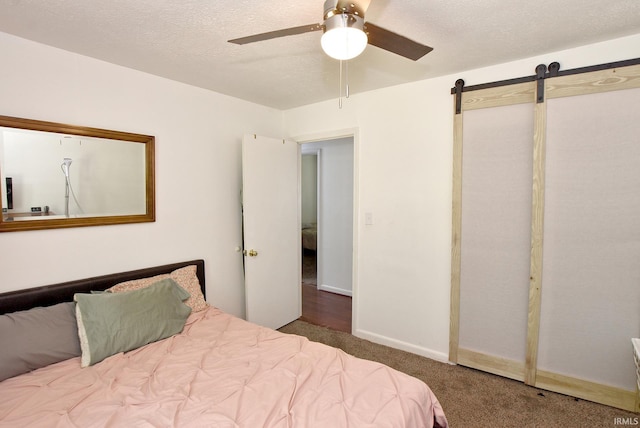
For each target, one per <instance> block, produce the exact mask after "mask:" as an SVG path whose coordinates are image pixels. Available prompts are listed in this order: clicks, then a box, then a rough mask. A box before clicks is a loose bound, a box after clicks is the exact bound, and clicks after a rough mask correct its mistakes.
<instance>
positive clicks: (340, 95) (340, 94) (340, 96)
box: [338, 60, 342, 108]
mask: <svg viewBox="0 0 640 428" xmlns="http://www.w3.org/2000/svg"><path fill="white" fill-rule="evenodd" d="M338 108H342V60H340V83H339V87H338Z"/></svg>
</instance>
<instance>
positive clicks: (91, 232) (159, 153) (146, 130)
mask: <svg viewBox="0 0 640 428" xmlns="http://www.w3.org/2000/svg"><path fill="white" fill-rule="evenodd" d="M0 52H2V63H3V66H2V67H0V114H2V115H6V116H16V117H24V118H29V119H37V120H46V121H52V122H61V123H69V124H75V125H83V126H89V127H96V128H105V129H113V130H118V131H126V132H133V133H140V134H148V135H154V136H155V137H156V189H157V191H156V192H157V193H156V212H157V220H156V222H154V223H144V224H132V225H117V226H99V227H83V228H73V229H58V230H45V231H30V232H11V233H2V234H0V292H3V291H9V290H14V289H20V288H26V287H33V286H38V285H45V284H51V283H55V282H61V281H66V280H72V279H78V278H85V277H89V276H95V275H101V274H106V273H109V272H117V271H122V270H128V269H136V268H142V267H147V266H153V265H158V264H161V263H165V262H175V261H179V260H188V259H192V258H204V259H205V261H206V276H207V296H208V300H209V301H210V302H211V303H213V304H214V305H216V306H219V307H221V308H222V309H224V310H227V311H228V312H230V313H233V314H236V315H240V316H243V315H244V288H243V287H244V285H243V277H242V256H241V255H240V253H237V252H235V247H236V246H238V245H240V239H241V238H240V237H241V214H240V181H241V168H240V153H241V151H240V146H241V141H242V135H243V134H245V133H258V134H263V135H269V136H277V137H279V136H281V135H282V112H280V111H277V110H273V109H270V108H267V107H263V106H259V105H256V104H251V103H248V102H244V101H241V100H238V99H235V98H231V97H227V96H223V95H220V94H216V93H214V92H211V91H207V90H203V89H199V88H195V87H192V86H188V85H184V84H181V83H177V82H173V81H170V80H166V79H163V78H159V77H155V76H151V75H148V74H145V73H141V72H138V71H134V70H131V69H127V68H123V67H119V66H116V65H112V64H108V63H105V62H101V61H97V60H94V59H92V58H88V57H84V56H80V55H76V54H72V53H69V52H66V51H62V50H59V49H54V48H51V47H47V46H44V45H41V44H37V43H33V42H30V41H26V40H24V39H20V38H16V37H13V36H10V35H7V34H3V33H0Z"/></svg>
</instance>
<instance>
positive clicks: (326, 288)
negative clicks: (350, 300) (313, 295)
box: [318, 284, 352, 297]
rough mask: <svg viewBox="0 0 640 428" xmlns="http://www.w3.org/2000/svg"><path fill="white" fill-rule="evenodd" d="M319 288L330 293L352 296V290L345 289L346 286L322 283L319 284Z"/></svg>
mask: <svg viewBox="0 0 640 428" xmlns="http://www.w3.org/2000/svg"><path fill="white" fill-rule="evenodd" d="M318 290H322V291H328V292H329V293H335V294H342V295H343V296H349V297H351V296H352V292H351V290H345V289H344V288H338V287H332V286H330V285H326V284H322V285H319V286H318Z"/></svg>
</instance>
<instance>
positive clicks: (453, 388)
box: [280, 321, 640, 428]
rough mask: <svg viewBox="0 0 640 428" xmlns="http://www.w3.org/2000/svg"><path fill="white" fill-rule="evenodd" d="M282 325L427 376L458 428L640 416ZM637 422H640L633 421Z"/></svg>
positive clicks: (518, 427) (606, 422)
mask: <svg viewBox="0 0 640 428" xmlns="http://www.w3.org/2000/svg"><path fill="white" fill-rule="evenodd" d="M280 331H282V332H285V333H291V334H298V335H301V336H306V337H308V338H309V339H311V340H314V341H316V342H321V343H325V344H327V345H330V346H334V347H336V348H340V349H343V350H344V351H345V352H348V353H349V354H352V355H355V356H356V357H360V358H365V359H368V360H373V361H379V362H383V363H385V364H387V365H388V366H391V367H393V368H395V369H397V370H400V371H402V372H405V373H408V374H410V375H412V376H415V377H417V378H419V379H422V380H423V381H424V382H425V383H427V384H428V385H429V387H431V389H432V390H433V392H434V393H435V394H436V396H437V397H438V400H440V403H441V404H442V407H443V408H444V411H445V413H446V415H447V418H448V420H449V424H450V426H451V427H452V428H485V427H514V428H524V427H562V428H572V427H576V428H590V427H620V426H624V425H623V424H622V422H624V421H625V419H624V418H631V419H630V420H628V421H631V422H633V421H634V420H635V419H634V418H638V417H640V415H638V414H635V413H630V412H626V411H624V410H618V409H614V408H612V407H608V406H603V405H600V404H595V403H591V402H588V401H584V400H579V399H576V398H573V397H568V396H564V395H560V394H556V393H553V392H548V391H543V390H539V389H536V388H532V387H529V386H526V385H524V384H523V383H521V382H517V381H512V380H510V379H505V378H502V377H499V376H494V375H491V374H488V373H483V372H480V371H476V370H473V369H469V368H466V367H462V366H453V365H449V364H444V363H440V362H437V361H434V360H430V359H428V358H424V357H420V356H417V355H414V354H411V353H408V352H403V351H399V350H396V349H393V348H389V347H386V346H382V345H377V344H375V343H372V342H369V341H366V340H363V339H359V338H357V337H355V336H352V335H350V334H347V333H342V332H338V331H334V330H330V329H327V328H324V327H318V326H314V325H312V324H309V323H306V322H304V321H294V322H293V323H291V324H288V325H286V326H284V327H282V328H281V329H280ZM617 418H622V419H617ZM616 422H617V423H616ZM626 425H627V426H629V423H628V422H627V424H626ZM634 425H635V426H640V425H639V424H638V423H636V424H631V426H634Z"/></svg>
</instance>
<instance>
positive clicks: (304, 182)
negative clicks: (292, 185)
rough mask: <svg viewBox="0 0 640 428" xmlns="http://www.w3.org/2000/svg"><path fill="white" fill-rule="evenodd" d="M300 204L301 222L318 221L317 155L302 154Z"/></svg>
mask: <svg viewBox="0 0 640 428" xmlns="http://www.w3.org/2000/svg"><path fill="white" fill-rule="evenodd" d="M300 188H301V189H300V199H301V201H300V205H301V208H300V210H301V215H300V216H301V222H302V224H303V225H304V224H309V223H317V221H318V155H317V154H304V153H303V154H302V164H301V168H300Z"/></svg>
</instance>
